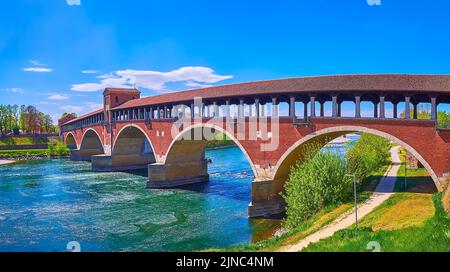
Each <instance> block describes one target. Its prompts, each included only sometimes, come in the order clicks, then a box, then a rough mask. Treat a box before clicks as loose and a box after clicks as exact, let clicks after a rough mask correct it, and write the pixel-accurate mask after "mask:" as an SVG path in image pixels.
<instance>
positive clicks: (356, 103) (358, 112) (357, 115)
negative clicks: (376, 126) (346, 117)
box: [355, 95, 361, 118]
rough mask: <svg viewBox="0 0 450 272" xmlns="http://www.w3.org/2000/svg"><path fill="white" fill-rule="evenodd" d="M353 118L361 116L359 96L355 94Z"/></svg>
mask: <svg viewBox="0 0 450 272" xmlns="http://www.w3.org/2000/svg"><path fill="white" fill-rule="evenodd" d="M355 118H361V96H360V95H355Z"/></svg>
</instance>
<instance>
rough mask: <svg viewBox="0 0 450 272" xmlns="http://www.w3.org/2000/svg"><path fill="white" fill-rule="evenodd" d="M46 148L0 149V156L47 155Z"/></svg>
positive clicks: (48, 153) (48, 154)
mask: <svg viewBox="0 0 450 272" xmlns="http://www.w3.org/2000/svg"><path fill="white" fill-rule="evenodd" d="M48 156H50V152H49V150H48V149H24V150H0V158H18V157H48Z"/></svg>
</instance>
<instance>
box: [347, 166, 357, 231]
mask: <svg viewBox="0 0 450 272" xmlns="http://www.w3.org/2000/svg"><path fill="white" fill-rule="evenodd" d="M345 176H346V177H353V194H354V197H355V234H356V236H358V198H357V196H356V175H354V174H347V175H345Z"/></svg>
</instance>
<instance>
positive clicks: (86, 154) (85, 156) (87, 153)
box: [70, 149, 103, 161]
mask: <svg viewBox="0 0 450 272" xmlns="http://www.w3.org/2000/svg"><path fill="white" fill-rule="evenodd" d="M100 154H103V151H102V150H98V149H72V150H70V160H72V161H91V157H92V156H95V155H100Z"/></svg>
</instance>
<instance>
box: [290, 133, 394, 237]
mask: <svg viewBox="0 0 450 272" xmlns="http://www.w3.org/2000/svg"><path fill="white" fill-rule="evenodd" d="M319 149H320V147H314V146H308V147H307V148H306V149H305V150H308V152H309V154H310V155H306V156H305V160H303V161H298V162H297V164H296V165H295V166H294V167H292V169H291V172H290V174H289V177H288V180H287V182H286V184H285V193H284V195H283V197H284V199H285V201H286V205H287V207H286V213H287V218H286V220H285V221H284V226H285V227H286V228H289V229H292V228H295V227H296V226H298V225H299V224H301V223H302V222H303V221H305V220H307V219H308V218H310V217H311V216H313V215H315V214H316V213H317V212H319V211H320V210H321V209H322V208H324V207H325V206H328V205H330V206H333V205H339V204H341V203H344V202H346V201H348V200H349V199H351V197H352V194H353V193H352V192H353V186H352V183H353V179H352V178H351V177H349V176H346V174H347V173H349V174H354V175H355V176H356V178H357V180H358V181H359V183H360V184H361V183H362V181H363V180H364V179H365V178H366V177H368V176H370V175H371V173H373V172H375V171H377V170H379V169H380V168H381V167H382V166H384V165H386V164H387V163H388V158H389V149H390V143H389V141H387V140H385V139H383V138H380V137H378V136H374V135H370V134H362V135H361V138H360V139H359V140H358V141H357V142H356V144H355V145H353V146H352V147H350V148H349V150H348V151H347V153H346V159H343V158H341V157H340V156H339V155H338V154H337V153H332V152H331V151H330V150H329V149H327V150H325V151H320V152H318V150H319Z"/></svg>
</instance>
